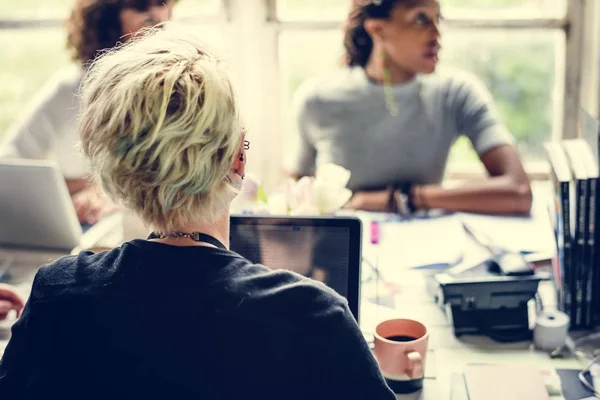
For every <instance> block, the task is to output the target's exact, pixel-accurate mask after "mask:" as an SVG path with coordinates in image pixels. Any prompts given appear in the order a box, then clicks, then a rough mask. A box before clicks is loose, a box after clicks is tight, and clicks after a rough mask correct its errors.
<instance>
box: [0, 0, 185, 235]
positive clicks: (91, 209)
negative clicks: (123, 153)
mask: <svg viewBox="0 0 600 400" xmlns="http://www.w3.org/2000/svg"><path fill="white" fill-rule="evenodd" d="M176 1H177V0H76V2H75V5H74V7H73V9H72V12H71V16H70V18H69V19H68V20H67V21H66V28H67V47H68V49H69V51H70V53H71V56H72V59H73V61H75V65H71V66H69V67H67V68H65V69H64V70H62V71H60V72H59V73H58V74H57V75H56V76H55V77H53V79H51V80H50V82H48V83H47V84H46V85H45V87H44V88H43V89H42V90H41V91H40V93H38V95H37V96H36V98H35V99H34V101H33V103H32V104H31V105H30V106H29V107H28V109H27V110H26V112H25V114H24V115H23V116H22V117H21V118H20V119H19V120H18V121H17V122H16V123H15V124H14V125H13V126H12V127H11V128H10V129H9V132H8V134H7V135H6V137H7V139H6V141H5V143H4V144H3V145H2V146H0V158H28V159H46V158H50V159H52V160H54V161H56V162H57V164H58V165H59V167H60V168H61V170H62V172H63V174H64V177H65V180H66V183H67V187H68V189H69V192H70V193H71V196H72V200H73V205H74V206H75V210H76V211H77V215H78V217H79V219H80V221H81V222H82V223H89V224H93V223H95V222H96V221H98V219H100V218H101V217H102V216H103V215H106V214H107V213H109V212H111V211H112V210H114V205H113V204H112V203H111V202H110V201H108V200H107V199H106V198H105V197H104V196H103V195H102V194H101V193H100V192H98V191H97V190H96V189H94V188H92V187H90V186H89V185H88V180H87V179H86V175H87V169H88V166H87V163H86V162H85V160H84V158H83V156H82V154H81V152H80V150H79V147H78V145H77V143H78V142H79V140H80V137H79V132H78V130H77V127H76V119H77V110H78V96H77V90H78V88H79V85H80V84H81V79H82V77H83V72H84V70H85V68H86V65H87V64H88V63H89V62H91V61H92V60H93V59H94V58H95V57H96V56H97V55H98V54H100V53H101V52H102V51H103V50H106V49H109V48H112V47H114V46H115V45H116V44H117V43H119V42H125V41H127V39H128V38H129V37H131V36H132V35H135V33H136V32H138V31H139V30H140V29H141V28H147V27H151V26H154V25H157V24H160V23H163V22H166V21H167V20H169V19H170V17H171V13H172V10H173V6H174V5H175V3H176Z"/></svg>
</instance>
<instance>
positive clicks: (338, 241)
mask: <svg viewBox="0 0 600 400" xmlns="http://www.w3.org/2000/svg"><path fill="white" fill-rule="evenodd" d="M360 230H361V225H360V222H359V221H358V220H357V219H355V218H274V217H254V216H248V217H231V238H230V240H231V244H230V245H231V250H233V251H235V252H236V253H238V254H240V255H241V256H243V257H245V258H247V259H248V260H250V261H252V262H254V263H260V264H263V265H266V266H268V267H270V268H272V269H286V270H290V271H294V272H296V273H298V274H301V275H304V276H306V277H310V278H313V279H315V280H318V281H321V282H323V283H325V284H326V285H328V286H329V287H331V288H332V289H334V290H335V291H336V292H338V293H339V294H341V295H342V296H344V297H346V298H347V299H348V300H349V302H350V301H351V299H352V301H354V300H355V299H358V283H359V282H358V281H359V276H360V273H359V269H360ZM356 301H358V300H356ZM356 307H357V305H356ZM352 308H354V307H351V309H352ZM353 312H354V310H353Z"/></svg>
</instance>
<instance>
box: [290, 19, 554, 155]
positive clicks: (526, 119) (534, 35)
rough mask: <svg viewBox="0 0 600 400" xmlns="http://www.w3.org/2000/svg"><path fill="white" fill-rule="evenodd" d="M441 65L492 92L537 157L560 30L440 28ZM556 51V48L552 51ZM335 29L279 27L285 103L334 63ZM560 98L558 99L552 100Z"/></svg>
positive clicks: (338, 47) (522, 144)
mask: <svg viewBox="0 0 600 400" xmlns="http://www.w3.org/2000/svg"><path fill="white" fill-rule="evenodd" d="M442 44H443V45H444V50H443V53H442V54H441V58H442V63H441V67H442V68H444V67H458V68H461V69H464V70H467V71H471V72H472V73H474V74H475V75H476V76H477V77H479V79H481V80H482V81H483V82H484V84H485V85H486V87H487V88H488V89H489V91H490V92H491V93H492V95H493V97H494V100H495V102H496V106H497V108H498V111H499V113H500V116H501V118H502V120H503V121H504V122H505V123H506V125H507V126H508V128H509V130H510V131H511V133H512V134H513V135H514V136H515V138H516V139H517V143H518V146H519V149H520V151H521V153H522V154H523V156H524V157H525V158H526V159H527V160H539V159H543V157H544V155H543V143H544V142H545V141H547V140H549V139H550V138H551V135H552V121H553V99H554V96H556V95H557V94H558V96H562V90H558V91H557V90H556V88H558V89H561V88H562V82H563V77H562V76H559V77H558V78H557V77H556V76H555V75H556V74H555V70H556V59H557V54H562V52H563V51H564V34H562V33H561V32H554V31H529V30H528V31H498V30H494V31H475V32H473V31H452V32H445V37H444V40H443V42H442ZM557 52H558V53H557ZM342 54H343V52H342V44H341V33H340V32H337V31H312V32H306V31H284V32H283V33H282V35H281V37H280V56H281V68H282V71H281V76H282V79H283V80H284V82H283V83H284V84H283V87H284V90H285V92H286V93H285V98H286V100H287V102H288V103H287V104H289V99H290V98H291V96H292V94H293V91H294V90H295V89H296V88H297V87H298V86H299V85H300V84H301V83H302V82H303V81H304V80H305V79H306V78H308V77H310V76H315V75H321V74H323V73H326V72H327V71H328V70H332V69H335V68H339V66H340V60H341V56H342ZM558 100H560V99H558ZM469 149H470V146H465V145H464V144H463V145H460V146H457V148H456V149H455V152H453V153H452V156H453V160H460V161H464V160H466V159H476V158H477V156H476V155H475V154H474V152H472V151H471V150H469Z"/></svg>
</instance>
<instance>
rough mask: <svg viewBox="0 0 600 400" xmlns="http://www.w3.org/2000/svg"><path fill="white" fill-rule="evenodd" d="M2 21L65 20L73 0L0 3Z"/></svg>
mask: <svg viewBox="0 0 600 400" xmlns="http://www.w3.org/2000/svg"><path fill="white" fill-rule="evenodd" d="M0 3H1V4H0V19H27V18H35V19H55V18H56V19H64V18H66V17H68V16H69V11H70V10H71V6H72V5H73V0H19V1H8V0H5V1H2V2H0Z"/></svg>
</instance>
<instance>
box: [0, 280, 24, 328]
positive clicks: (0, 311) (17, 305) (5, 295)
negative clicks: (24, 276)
mask: <svg viewBox="0 0 600 400" xmlns="http://www.w3.org/2000/svg"><path fill="white" fill-rule="evenodd" d="M23 307H25V301H23V299H22V298H21V296H19V294H18V293H17V291H16V290H15V288H14V287H12V286H10V285H7V284H5V283H0V321H1V320H3V319H6V316H7V315H8V313H9V312H11V311H12V310H15V311H16V312H17V317H19V316H20V315H21V311H22V310H23Z"/></svg>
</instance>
